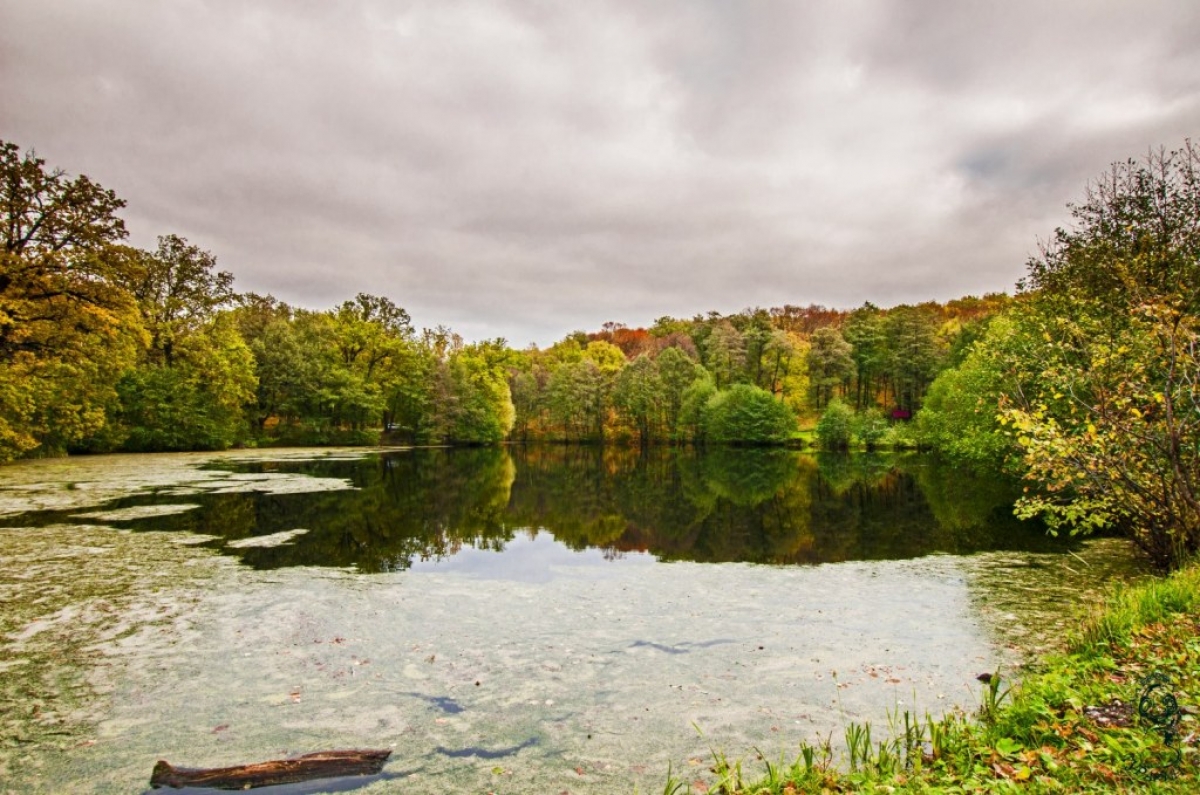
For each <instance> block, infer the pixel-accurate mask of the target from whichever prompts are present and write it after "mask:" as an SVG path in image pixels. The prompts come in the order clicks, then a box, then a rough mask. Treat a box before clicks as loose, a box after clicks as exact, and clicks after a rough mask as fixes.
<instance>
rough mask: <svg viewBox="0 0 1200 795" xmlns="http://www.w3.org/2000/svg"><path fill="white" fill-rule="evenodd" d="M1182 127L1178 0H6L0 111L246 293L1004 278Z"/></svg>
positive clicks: (302, 297)
mask: <svg viewBox="0 0 1200 795" xmlns="http://www.w3.org/2000/svg"><path fill="white" fill-rule="evenodd" d="M1191 136H1195V137H1200V3H1197V2H1194V0H1178V2H1151V1H1150V0H1129V1H1128V2H1100V1H1098V0H1080V1H1079V2H1047V1H1046V0H1031V1H1030V2H1025V1H1024V0H1021V1H1019V2H1016V1H1014V0H1007V1H1006V2H995V1H994V0H989V1H988V2H967V1H965V0H944V1H943V2H918V1H916V0H913V1H912V2H909V1H907V0H906V1H905V2H900V0H896V1H895V2H884V1H883V0H856V1H846V0H838V1H837V2H834V0H830V1H829V2H800V0H796V1H795V2H764V1H763V0H756V1H755V2H745V1H737V0H727V2H715V1H713V0H709V1H705V2H702V1H700V0H676V1H674V2H672V1H667V2H651V1H650V0H613V1H612V2H587V0H570V1H569V2H568V1H566V0H563V1H562V2H557V1H556V2H550V1H549V0H546V1H545V2H533V1H532V0H531V1H530V2H520V1H517V0H513V1H512V2H455V1H454V0H429V2H385V1H384V0H379V1H378V2H370V1H369V0H355V1H354V2H336V3H333V2H328V3H326V2H316V1H315V0H310V1H307V2H302V1H301V0H275V1H274V2H267V1H266V0H255V1H254V2H241V1H240V0H228V1H227V2H225V1H220V0H218V1H212V0H209V1H205V0H173V1H172V2H148V1H146V0H95V1H94V2H90V1H86V0H78V1H77V2H59V1H58V0H3V2H0V138H3V139H5V140H8V141H11V142H13V143H16V144H18V145H19V146H21V147H22V148H28V147H34V148H35V149H36V150H37V152H38V154H39V155H40V156H42V157H44V158H45V159H46V160H47V161H48V162H49V163H50V164H52V165H55V166H59V167H61V168H64V169H65V170H66V171H68V172H69V173H72V174H77V173H83V174H87V175H88V176H90V177H92V178H93V179H95V180H97V181H99V182H100V183H101V184H103V185H104V186H105V187H108V188H111V189H113V190H115V191H116V192H117V194H118V195H119V196H121V197H122V198H124V199H125V200H126V201H128V207H127V208H126V210H125V212H124V217H125V218H126V221H127V222H128V225H129V228H130V231H131V233H132V236H131V238H132V242H133V243H134V244H136V245H140V246H144V247H153V246H154V245H155V238H156V236H158V235H161V234H168V233H175V234H179V235H182V236H184V237H186V238H188V239H189V240H190V241H191V242H192V243H195V244H197V245H199V246H200V247H202V248H204V249H207V250H209V251H211V252H213V253H214V254H215V255H216V256H217V259H218V263H219V266H220V267H221V268H222V269H225V270H230V271H232V272H233V273H234V275H235V276H236V278H237V286H238V287H239V288H240V289H242V290H254V291H257V292H264V293H266V292H269V293H272V294H274V295H275V296H276V297H278V298H281V299H283V300H285V301H288V302H289V303H293V304H297V305H301V306H306V307H309V308H315V309H325V308H328V307H330V306H332V305H334V304H336V303H339V302H341V301H342V300H345V299H347V298H350V297H352V296H353V295H354V294H355V293H356V292H359V291H364V292H370V293H375V294H380V295H386V296H388V297H389V298H391V299H392V300H394V301H395V302H396V303H397V304H399V305H401V306H403V307H405V308H406V309H408V311H409V312H410V314H412V316H413V319H414V321H415V322H416V324H417V325H418V326H433V325H437V324H446V325H449V326H451V327H452V328H454V329H455V330H456V331H458V332H459V333H461V334H463V335H464V336H465V337H467V338H468V339H482V338H485V337H495V336H503V337H505V338H507V339H508V340H509V342H510V343H512V344H514V345H516V346H524V345H526V344H528V343H530V342H537V343H539V344H542V345H545V344H548V343H550V342H552V341H554V340H556V339H558V338H561V337H562V336H563V335H565V334H566V333H568V332H570V331H572V330H574V329H588V330H592V329H596V328H598V327H599V326H600V325H601V324H602V323H604V322H605V321H608V320H615V321H618V322H624V323H627V324H629V325H631V326H637V325H647V324H649V323H651V322H653V320H654V319H655V318H656V317H659V316H661V315H668V314H669V315H676V316H689V317H690V316H691V315H693V314H695V313H698V312H706V311H708V310H717V311H721V312H733V311H737V310H740V309H742V308H745V307H752V306H763V307H771V306H779V305H782V304H785V303H792V304H808V303H814V302H815V303H822V304H826V305H830V306H837V307H845V308H850V307H854V306H858V305H860V304H862V303H863V302H864V301H868V300H869V301H872V302H874V303H876V304H880V305H884V306H890V305H894V304H896V303H901V302H914V301H921V300H927V299H937V300H946V299H950V298H954V297H958V296H961V295H965V294H980V293H983V292H994V291H1001V290H1004V291H1011V290H1012V287H1013V284H1014V282H1015V281H1016V280H1017V279H1018V278H1019V277H1020V276H1021V275H1022V274H1023V273H1024V270H1025V261H1026V259H1027V258H1028V256H1029V255H1030V254H1032V253H1034V252H1035V251H1036V248H1037V243H1038V240H1039V239H1044V238H1046V237H1047V236H1049V234H1050V233H1051V232H1052V231H1053V229H1054V227H1055V226H1058V225H1061V224H1064V223H1066V222H1067V220H1068V214H1067V211H1066V208H1065V205H1066V204H1067V203H1068V202H1070V201H1072V200H1077V199H1079V198H1080V196H1081V194H1082V191H1083V189H1084V186H1085V185H1086V183H1087V181H1088V180H1089V179H1091V178H1093V177H1095V176H1096V175H1098V174H1099V173H1100V172H1102V171H1103V170H1105V168H1106V167H1107V166H1108V164H1109V163H1111V162H1112V161H1114V160H1121V159H1125V158H1127V157H1137V156H1140V155H1144V154H1145V153H1146V152H1147V151H1148V150H1149V149H1150V148H1151V147H1158V146H1160V145H1165V146H1167V147H1168V148H1170V147H1177V146H1179V145H1180V144H1182V142H1183V140H1184V139H1185V138H1186V137H1191Z"/></svg>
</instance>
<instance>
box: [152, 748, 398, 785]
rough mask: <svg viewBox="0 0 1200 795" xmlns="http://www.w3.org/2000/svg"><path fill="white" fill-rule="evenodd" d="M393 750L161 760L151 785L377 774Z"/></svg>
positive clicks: (270, 782)
mask: <svg viewBox="0 0 1200 795" xmlns="http://www.w3.org/2000/svg"><path fill="white" fill-rule="evenodd" d="M391 754H392V752H391V751H390V750H386V749H385V750H364V751H359V750H354V751H321V752H319V753H315V754H305V755H304V756H297V757H295V758H293V759H276V760H273V761H270V762H258V763H256V764H252V765H238V766H236V767H214V768H187V767H173V766H172V765H171V764H170V763H169V762H164V761H163V760H161V759H160V760H159V761H158V764H156V765H155V766H154V772H153V773H151V774H150V786H151V787H154V788H155V789H158V788H159V787H172V788H173V789H180V788H182V787H210V788H212V789H230V790H237V789H253V788H255V787H270V786H275V785H277V784H295V783H298V782H301V781H312V780H313V779H319V778H337V777H340V776H373V775H376V774H377V773H379V772H380V771H381V770H382V769H383V763H384V762H386V761H387V758H388V757H389V756H391Z"/></svg>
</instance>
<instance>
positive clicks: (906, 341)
mask: <svg viewBox="0 0 1200 795" xmlns="http://www.w3.org/2000/svg"><path fill="white" fill-rule="evenodd" d="M0 157H2V162H0V165H2V169H3V175H2V179H3V182H2V185H3V195H2V197H0V201H2V206H3V213H4V224H3V230H4V231H3V234H4V252H3V259H2V260H0V459H4V458H8V459H11V458H14V457H20V456H27V455H54V454H61V453H63V452H69V451H92V452H97V451H108V450H130V451H158V450H195V449H220V448H225V447H230V446H234V445H244V444H260V443H291V444H312V443H318V444H319V443H370V442H375V441H378V440H379V438H380V433H381V431H382V432H385V433H386V434H388V438H389V439H392V440H397V441H401V440H402V441H411V442H420V443H473V444H481V443H482V444H486V443H494V442H498V441H501V440H504V439H510V438H511V439H517V440H532V439H541V440H554V441H595V442H598V441H606V440H609V441H626V442H640V443H644V444H645V443H651V442H665V441H670V442H701V443H754V444H761V443H784V442H789V441H791V440H793V439H794V438H795V436H796V432H797V419H798V418H800V419H802V420H807V421H808V423H809V424H811V422H812V420H813V419H814V418H815V415H816V412H818V411H820V410H822V409H824V408H826V407H827V406H828V405H829V404H830V403H831V402H832V401H836V400H839V399H841V400H846V401H848V402H849V403H851V404H852V405H853V406H854V407H856V408H857V409H859V410H860V411H864V410H867V409H868V408H869V407H882V408H883V409H885V410H886V411H887V412H888V413H889V415H888V416H889V417H890V416H891V415H892V414H894V415H895V416H898V417H904V418H907V417H908V416H910V415H911V413H912V412H914V411H915V410H916V409H917V408H918V407H919V406H920V403H921V400H922V398H923V396H924V393H925V391H926V390H927V389H928V387H929V385H930V383H931V382H932V381H933V379H934V377H935V376H936V375H937V373H938V372H939V371H940V370H941V369H943V368H945V367H946V366H948V365H951V364H953V363H955V361H956V360H957V359H958V358H960V357H961V351H962V350H964V349H965V347H966V345H967V343H968V342H969V341H970V340H971V339H973V337H974V336H977V335H978V333H979V331H978V328H979V327H980V324H981V323H982V322H983V319H984V318H986V317H987V316H988V315H989V314H990V313H992V312H994V311H996V310H997V309H998V308H1000V307H1003V306H1004V305H1005V304H1006V303H1007V299H1006V298H1005V297H1004V296H988V297H985V298H983V299H975V298H969V299H962V300H960V301H954V302H950V303H948V304H945V305H942V304H936V303H928V304H922V305H919V306H902V307H897V308H894V309H890V310H884V309H879V308H877V307H874V306H872V305H870V304H867V305H864V306H863V307H862V308H860V309H856V310H854V311H851V312H842V311H837V310H831V309H827V308H824V307H818V306H810V307H805V308H801V307H793V306H784V307H781V308H776V309H771V310H763V309H755V310H747V311H745V312H741V313H737V314H734V315H727V316H723V315H720V314H717V313H710V314H708V315H698V316H696V317H694V318H691V319H676V318H669V317H664V318H661V319H659V320H658V321H657V322H656V323H655V324H654V325H653V326H652V327H651V328H649V329H630V328H626V327H624V326H621V325H619V324H615V323H613V324H608V325H606V326H605V327H604V328H603V329H601V330H599V331H597V332H594V333H586V332H575V333H573V334H571V335H568V336H567V337H566V338H565V339H563V340H562V341H560V342H558V343H557V344H555V345H553V346H551V347H550V348H548V349H547V350H537V349H536V348H535V349H530V350H525V351H516V350H512V349H510V348H509V347H508V346H507V344H506V343H505V342H504V341H503V340H499V339H497V340H486V341H483V342H477V343H472V344H467V343H465V342H464V341H463V340H462V339H461V338H460V337H459V336H457V335H456V334H454V333H453V332H452V331H450V330H449V329H446V328H444V327H439V328H436V329H426V330H423V331H420V332H418V331H417V330H416V329H414V327H413V325H412V322H411V319H410V317H409V315H408V314H407V313H406V312H405V311H404V309H402V308H401V307H399V306H397V305H396V304H395V303H393V302H392V301H391V300H389V299H388V298H384V297H380V296H375V295H367V294H360V295H358V296H356V297H355V298H354V299H353V300H348V301H345V302H344V303H342V304H340V305H338V306H335V307H333V308H332V309H328V310H325V311H312V310H307V309H300V308H296V307H291V306H288V305H287V304H285V303H283V302H280V301H278V300H276V299H274V298H272V297H271V296H260V295H255V294H239V293H237V292H236V291H235V290H234V286H233V276H232V275H231V274H230V273H228V272H226V271H221V270H218V268H217V264H216V259H215V257H214V256H213V255H212V254H211V253H209V252H207V251H204V250H202V249H200V248H199V247H197V246H195V245H192V244H191V243H189V242H188V241H187V240H185V239H183V238H181V237H178V236H176V235H166V236H164V237H161V238H160V239H159V241H158V247H157V249H155V250H153V251H143V250H139V249H136V248H133V247H130V246H128V245H126V244H125V242H124V241H125V239H126V231H125V226H124V222H123V221H122V220H121V218H120V216H119V211H120V210H121V208H122V207H124V202H123V201H122V200H121V199H119V198H118V197H117V196H116V195H115V194H114V193H113V192H112V191H109V190H106V189H104V188H103V187H101V186H99V185H97V184H95V183H94V182H92V181H91V180H90V179H88V178H87V177H86V176H79V177H75V178H71V177H69V176H68V175H66V174H65V173H63V172H62V171H60V170H54V169H50V168H48V167H47V166H46V164H45V162H44V161H42V160H41V159H40V158H38V157H37V156H36V155H35V154H33V153H32V152H29V153H26V154H22V153H21V151H20V150H19V149H18V147H17V146H16V145H14V144H11V143H2V142H0ZM876 413H877V414H878V416H879V417H880V418H882V417H883V414H882V413H881V412H876ZM880 422H884V421H883V420H882V419H880ZM884 424H885V425H886V423H884ZM835 446H836V444H835Z"/></svg>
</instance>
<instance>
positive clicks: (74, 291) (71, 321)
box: [0, 141, 142, 460]
mask: <svg viewBox="0 0 1200 795" xmlns="http://www.w3.org/2000/svg"><path fill="white" fill-rule="evenodd" d="M123 206H124V202H123V201H122V200H120V199H118V198H117V197H116V195H115V194H114V193H113V192H112V191H110V190H106V189H104V188H102V187H101V186H99V185H97V184H96V183H94V182H92V181H91V180H90V179H89V178H87V177H85V176H82V175H81V176H78V177H75V178H69V177H68V176H67V175H66V174H65V173H64V172H63V171H62V170H60V169H48V168H47V167H46V163H45V161H43V160H42V159H41V158H39V157H37V156H36V155H35V154H34V153H33V152H29V153H27V154H25V155H22V154H21V152H20V149H19V148H18V147H17V146H16V145H15V144H12V143H9V142H5V141H0V235H3V239H4V248H3V250H2V251H0V460H3V459H7V458H12V457H15V456H18V455H23V454H32V453H35V452H40V453H58V452H62V451H63V450H65V449H66V448H67V447H68V446H70V445H73V444H75V443H78V442H79V441H80V440H81V439H83V438H85V437H87V436H88V435H90V434H93V433H96V432H98V431H99V430H101V429H102V428H104V427H105V425H106V424H107V422H108V420H109V411H110V409H111V407H112V405H113V402H114V401H115V398H116V395H115V391H114V386H115V382H116V379H117V377H118V375H119V374H120V373H121V372H122V371H123V370H124V369H125V368H126V367H127V366H129V364H130V363H132V361H133V360H134V359H135V357H136V355H137V351H138V348H139V347H140V345H141V344H142V330H141V328H140V326H139V325H138V322H137V316H136V313H135V311H134V303H133V300H132V298H131V296H130V295H129V294H128V292H127V291H125V290H124V289H123V288H122V286H121V284H120V283H119V280H118V279H117V276H119V272H120V268H121V267H122V266H123V260H122V259H121V258H120V257H116V256H113V250H114V246H115V245H116V244H118V243H119V242H120V241H121V240H122V239H124V237H125V234H126V232H125V226H124V222H123V221H122V220H121V219H120V218H119V217H118V216H117V215H116V213H117V211H118V210H119V209H120V208H121V207H123Z"/></svg>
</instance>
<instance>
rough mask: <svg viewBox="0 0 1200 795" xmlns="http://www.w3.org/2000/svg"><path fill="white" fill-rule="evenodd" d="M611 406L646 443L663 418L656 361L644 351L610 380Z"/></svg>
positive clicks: (663, 398) (662, 388) (663, 395)
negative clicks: (613, 379)
mask: <svg viewBox="0 0 1200 795" xmlns="http://www.w3.org/2000/svg"><path fill="white" fill-rule="evenodd" d="M612 401H613V406H614V407H616V409H617V410H618V411H619V412H620V413H621V414H622V415H623V416H624V417H625V418H626V419H627V420H628V421H629V423H630V424H631V425H633V427H634V428H636V429H637V434H638V441H639V442H641V444H642V445H646V444H649V443H650V440H651V438H653V437H655V436H657V435H658V433H659V428H660V427H661V425H662V421H663V410H664V404H665V403H666V388H665V386H664V384H663V380H662V378H661V377H660V375H659V368H658V364H657V363H656V362H655V361H654V360H653V359H651V358H650V357H649V356H647V355H646V354H642V355H641V356H639V357H637V358H636V359H634V360H633V361H632V362H630V363H629V364H628V365H626V366H625V368H624V369H622V370H621V372H620V373H618V374H617V378H616V381H615V382H614V384H613V393H612Z"/></svg>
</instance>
